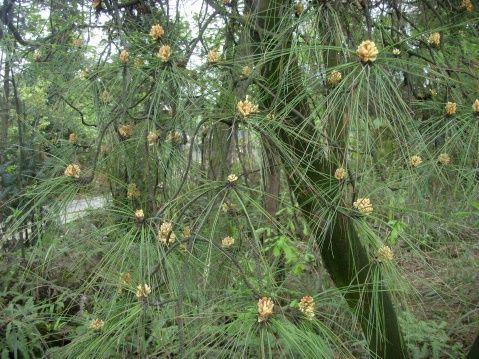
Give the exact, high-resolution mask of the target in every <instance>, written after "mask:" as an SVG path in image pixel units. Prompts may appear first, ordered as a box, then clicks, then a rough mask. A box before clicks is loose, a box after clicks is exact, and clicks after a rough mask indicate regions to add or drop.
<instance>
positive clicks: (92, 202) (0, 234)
mask: <svg viewBox="0 0 479 359" xmlns="http://www.w3.org/2000/svg"><path fill="white" fill-rule="evenodd" d="M109 200H110V199H109V198H108V197H92V198H83V199H77V200H73V201H71V202H70V203H69V204H67V206H66V207H65V210H64V211H63V212H62V213H61V214H60V215H59V222H60V224H67V223H70V222H72V221H74V220H77V219H79V218H82V217H84V216H85V215H87V214H88V211H90V210H94V209H98V208H103V207H104V206H105V205H106V204H107V203H108V201H109ZM32 224H33V223H31V222H30V223H28V224H27V225H26V227H25V228H24V229H23V231H19V232H16V233H13V234H12V233H8V232H7V228H5V226H4V224H3V223H0V249H2V247H9V246H10V245H12V244H13V245H15V243H16V242H19V241H20V240H22V239H23V238H30V234H31V233H32V230H33V228H32V227H33V226H32Z"/></svg>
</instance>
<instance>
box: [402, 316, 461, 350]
mask: <svg viewBox="0 0 479 359" xmlns="http://www.w3.org/2000/svg"><path fill="white" fill-rule="evenodd" d="M400 320H401V322H402V324H403V326H404V327H405V328H408V330H407V331H406V332H405V337H406V341H407V342H408V349H409V350H410V351H411V354H412V357H413V358H414V359H425V358H433V359H439V358H461V357H463V354H462V350H461V349H462V345H461V344H460V343H452V345H451V344H450V343H449V340H450V339H449V335H448V325H447V323H446V322H443V321H441V322H436V321H434V320H420V319H418V318H416V317H415V316H414V315H412V314H411V313H409V312H404V313H403V314H402V316H401V317H400Z"/></svg>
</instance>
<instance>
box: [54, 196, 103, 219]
mask: <svg viewBox="0 0 479 359" xmlns="http://www.w3.org/2000/svg"><path fill="white" fill-rule="evenodd" d="M108 201H109V199H108V198H105V197H92V198H85V199H77V200H74V201H72V202H70V203H69V204H68V205H67V206H66V208H65V211H64V212H63V213H62V214H61V215H60V222H61V224H66V223H70V222H72V221H74V220H76V219H78V218H81V217H83V216H85V215H86V214H87V213H88V211H89V210H92V209H98V208H103V207H104V206H105V205H106V204H107V203H108Z"/></svg>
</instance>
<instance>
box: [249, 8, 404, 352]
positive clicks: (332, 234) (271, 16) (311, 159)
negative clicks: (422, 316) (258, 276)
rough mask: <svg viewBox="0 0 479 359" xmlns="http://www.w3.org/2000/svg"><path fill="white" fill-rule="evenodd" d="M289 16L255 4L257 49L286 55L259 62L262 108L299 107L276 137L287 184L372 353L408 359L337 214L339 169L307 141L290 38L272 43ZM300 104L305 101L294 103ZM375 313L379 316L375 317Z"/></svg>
mask: <svg viewBox="0 0 479 359" xmlns="http://www.w3.org/2000/svg"><path fill="white" fill-rule="evenodd" d="M290 13H291V6H290V3H289V1H286V0H261V1H259V2H258V3H257V8H256V15H257V19H258V20H257V26H258V28H259V29H262V30H266V31H264V33H256V34H255V40H256V41H257V45H258V46H259V47H261V46H262V44H267V45H268V47H269V48H270V49H271V48H275V47H276V50H275V51H276V53H281V54H284V55H282V56H270V57H268V56H267V55H265V56H264V57H263V58H265V59H268V58H270V60H269V61H267V62H266V63H265V64H264V65H263V68H262V75H263V76H264V78H265V80H266V86H265V88H263V90H265V92H266V93H265V94H264V98H265V100H264V102H263V104H262V105H263V106H264V108H272V107H273V106H272V105H273V104H275V105H276V106H277V105H278V101H280V103H284V104H285V105H286V104H290V103H297V105H296V106H295V107H294V110H292V111H291V112H290V114H289V116H288V118H287V119H285V120H284V121H285V122H284V123H283V124H282V126H281V127H279V130H278V137H279V139H280V140H281V141H282V142H283V144H282V145H281V146H278V147H280V148H287V149H288V150H289V151H290V152H289V153H285V152H284V151H281V156H282V157H283V158H282V159H283V162H284V165H285V167H286V168H285V169H286V173H289V174H290V175H289V184H290V186H291V188H292V190H293V191H294V193H295V195H296V197H297V199H298V203H299V205H300V207H301V209H302V211H303V213H304V215H305V217H306V218H307V219H308V220H309V221H310V224H311V227H312V228H314V229H315V234H316V237H317V240H318V241H320V242H321V243H320V248H321V256H322V259H323V262H324V266H325V267H326V269H327V270H328V272H329V274H330V275H331V278H332V280H333V281H334V283H335V285H336V286H337V287H338V288H340V289H341V290H343V294H344V297H345V299H346V300H347V303H348V305H349V307H350V309H351V310H352V311H353V312H354V313H355V315H356V316H357V319H358V321H359V322H360V324H361V327H362V329H363V333H364V335H365V337H366V339H367V341H368V344H369V349H370V351H371V353H372V354H373V355H375V356H376V357H378V358H406V357H408V354H407V350H406V348H405V346H404V344H403V341H402V335H401V332H400V328H399V325H398V321H397V316H396V313H395V310H394V307H393V304H392V300H391V297H390V295H389V293H388V292H387V291H386V290H385V288H382V289H383V290H381V288H379V290H378V288H375V289H374V288H373V283H371V278H370V277H368V272H369V268H370V267H371V265H372V263H371V262H370V260H369V257H368V254H367V251H366V249H365V248H364V247H363V245H362V244H361V241H360V238H359V237H358V234H357V233H356V230H355V228H354V226H353V221H352V219H351V218H350V217H348V216H346V215H344V214H342V213H340V212H338V211H337V210H336V208H335V207H336V205H339V204H340V202H341V194H340V193H339V186H337V185H336V184H335V183H334V182H333V181H332V180H331V179H332V178H334V177H333V173H334V170H335V169H336V168H337V162H336V161H335V160H334V158H335V157H333V156H331V157H325V156H324V155H321V154H318V153H317V151H314V149H312V148H311V143H310V141H308V139H311V138H314V137H316V136H315V135H314V134H315V128H314V124H313V123H312V122H309V123H308V117H309V115H310V109H309V106H308V103H307V102H306V100H305V99H304V97H303V96H302V92H303V88H302V84H301V71H300V69H299V67H298V63H297V59H296V58H295V57H294V54H293V53H292V52H290V51H288V48H289V47H290V43H291V38H289V39H288V38H285V37H284V36H282V37H280V36H276V37H274V34H275V33H276V34H277V33H278V32H279V31H280V30H284V28H285V26H287V25H286V24H285V23H286V20H285V19H287V18H288V16H289V17H290ZM279 20H281V25H280V26H281V29H279V28H277V25H276V24H279ZM260 31H261V30H260ZM265 34H268V35H265ZM273 37H274V38H273ZM267 95H269V96H267ZM298 98H303V100H302V101H299V102H298V101H297V99H298ZM293 99H294V100H295V101H293ZM328 120H329V121H334V120H336V121H337V123H340V122H342V121H345V120H347V119H345V118H337V119H328ZM338 127H339V126H338ZM298 128H301V131H302V133H301V136H298V133H297V131H296V129H298ZM287 129H290V130H289V131H288V130H287ZM345 130H346V128H344V126H343V131H331V133H330V134H329V135H330V136H335V137H333V138H331V139H330V141H334V142H333V143H335V146H337V143H341V138H339V136H345V133H344V132H345ZM345 137H346V136H345ZM329 144H331V143H329ZM331 152H332V151H331ZM292 158H293V160H292ZM298 161H304V162H307V165H308V166H307V167H306V166H303V167H302V168H306V170H305V171H303V172H298V169H297V165H298V163H299V162H298ZM311 184H314V186H317V187H318V188H319V190H320V191H319V192H320V193H327V194H328V195H329V198H320V196H318V195H317V194H316V195H315V194H314V193H313V190H314V188H313V187H312V185H311ZM334 202H336V203H334ZM325 207H326V208H330V213H329V216H328V219H329V221H328V223H327V224H325V227H323V228H320V227H319V226H318V223H320V222H319V221H318V218H317V217H316V216H315V213H317V209H318V208H321V209H322V210H323V211H324V208H325ZM319 220H320V219H319ZM376 284H377V283H376ZM348 288H350V289H349V290H348ZM374 313H379V314H380V315H379V316H377V315H373V314H374Z"/></svg>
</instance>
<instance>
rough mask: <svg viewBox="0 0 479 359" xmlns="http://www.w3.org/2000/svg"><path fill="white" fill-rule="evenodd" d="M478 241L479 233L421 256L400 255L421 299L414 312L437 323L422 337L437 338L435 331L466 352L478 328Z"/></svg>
mask: <svg viewBox="0 0 479 359" xmlns="http://www.w3.org/2000/svg"><path fill="white" fill-rule="evenodd" d="M477 238H479V233H477V232H476V233H471V234H470V235H468V236H467V238H466V239H464V240H463V241H462V242H461V241H458V240H454V241H451V243H448V244H441V245H438V246H437V247H435V248H434V249H433V250H429V251H425V252H422V253H421V254H420V255H418V254H416V255H415V254H414V253H413V252H412V251H409V250H406V249H405V248H404V249H403V250H402V251H400V253H398V256H397V262H398V264H399V266H400V267H401V269H402V270H403V272H404V273H405V276H406V278H407V279H408V281H409V283H410V284H411V285H412V286H413V287H414V288H415V290H416V291H417V295H418V298H419V301H418V302H417V303H415V304H414V305H413V306H412V310H413V311H414V312H415V314H416V316H417V317H418V318H420V319H422V320H424V321H426V322H428V323H433V322H432V321H434V322H435V324H434V327H432V328H431V327H430V328H428V329H424V331H429V333H423V334H424V335H430V336H434V332H435V330H436V331H437V332H438V331H444V332H445V333H446V334H447V336H448V338H449V342H448V345H454V344H459V345H461V346H462V347H463V350H464V351H465V352H466V353H467V352H468V350H469V347H470V346H471V344H472V343H473V341H474V339H475V337H476V336H477V335H478V329H479V326H478V322H479V319H478V318H479V290H478V283H479V241H478V240H477ZM471 248H472V250H471ZM410 328H411V327H410ZM413 330H418V331H421V330H422V329H421V328H417V327H416V328H415V329H413ZM433 339H434V338H431V340H433Z"/></svg>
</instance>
